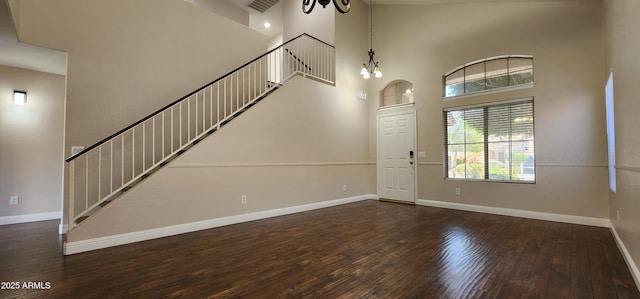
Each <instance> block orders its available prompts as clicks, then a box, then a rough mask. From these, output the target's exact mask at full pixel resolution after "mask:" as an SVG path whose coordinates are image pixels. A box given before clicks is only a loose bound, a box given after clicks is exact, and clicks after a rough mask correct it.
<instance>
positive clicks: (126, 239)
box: [63, 194, 378, 255]
mask: <svg viewBox="0 0 640 299" xmlns="http://www.w3.org/2000/svg"><path fill="white" fill-rule="evenodd" d="M367 199H378V196H377V195H374V194H366V195H360V196H354V197H347V198H342V199H336V200H329V201H323V202H317V203H311V204H305V205H299V206H293V207H286V208H280V209H274V210H268V211H260V212H254V213H248V214H242V215H235V216H229V217H223V218H216V219H209V220H204V221H198V222H191V223H185V224H179V225H173V226H167V227H161V228H155V229H149V230H143V231H137V232H131V233H125V234H119V235H113V236H107V237H100V238H94V239H88V240H80V241H73V242H65V243H64V248H63V250H64V254H65V255H70V254H75V253H80V252H85V251H91V250H96V249H102V248H107V247H113V246H118V245H123V244H129V243H135V242H140V241H146V240H151V239H157V238H162V237H168V236H173V235H178V234H184V233H189V232H194V231H199V230H204V229H210V228H215V227H220V226H225V225H231V224H236V223H242V222H248V221H254V220H260V219H265V218H271V217H276V216H283V215H288V214H293V213H299V212H305V211H310V210H316V209H322V208H327V207H332V206H337V205H342V204H347V203H352V202H357V201H362V200H367Z"/></svg>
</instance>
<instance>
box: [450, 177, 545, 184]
mask: <svg viewBox="0 0 640 299" xmlns="http://www.w3.org/2000/svg"><path fill="white" fill-rule="evenodd" d="M444 180H445V181H456V182H486V183H512V184H527V185H531V184H534V185H535V183H536V181H535V180H533V181H506V180H475V179H456V178H444Z"/></svg>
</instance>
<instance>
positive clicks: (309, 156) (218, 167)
mask: <svg viewBox="0 0 640 299" xmlns="http://www.w3.org/2000/svg"><path fill="white" fill-rule="evenodd" d="M296 4H297V5H296V8H297V9H298V10H299V9H300V5H299V3H296ZM355 6H356V7H360V8H362V7H365V6H364V5H363V4H362V5H361V4H359V3H357V4H355ZM314 12H315V11H314ZM365 12H366V10H363V9H359V10H355V11H352V13H353V14H350V15H349V17H346V16H336V17H335V22H336V26H344V27H345V28H352V30H348V31H345V32H339V33H338V32H337V33H336V36H334V37H332V38H331V39H332V40H335V43H336V45H337V46H338V48H337V49H336V62H337V63H336V78H337V80H336V81H337V83H336V86H335V87H334V86H331V85H327V84H323V83H319V82H316V81H313V80H308V79H304V78H301V77H296V78H294V79H293V80H292V81H290V82H289V83H288V84H287V85H285V86H284V87H282V88H281V89H279V90H278V91H276V92H275V93H274V94H272V95H270V96H269V97H268V98H266V99H265V100H263V101H261V102H259V103H258V104H257V105H255V106H253V107H252V108H251V109H249V110H248V111H247V112H246V113H244V114H242V115H241V116H240V117H239V118H237V119H234V120H233V121H232V122H231V123H230V124H229V125H227V126H225V127H224V128H223V129H222V130H221V131H219V132H218V133H216V134H214V135H212V136H210V137H209V138H207V139H206V140H204V141H202V142H201V143H199V144H198V145H197V146H196V147H195V148H193V149H192V150H191V151H189V152H187V153H185V154H184V155H183V156H181V157H180V158H179V159H177V160H175V161H173V162H172V163H171V164H169V165H168V167H167V168H166V169H164V170H162V171H160V172H159V173H157V174H156V175H154V176H152V177H151V178H149V179H148V181H147V182H145V183H144V184H142V185H140V186H139V187H136V188H134V189H133V190H131V191H130V192H129V193H128V194H127V195H125V197H124V198H122V199H121V200H119V201H118V202H116V203H114V204H113V205H112V206H109V208H108V209H104V210H103V211H102V212H101V213H100V214H98V215H96V216H95V217H93V218H90V219H89V220H87V221H86V222H85V223H83V224H82V225H80V226H78V227H77V228H76V229H74V230H73V231H71V232H69V234H68V240H69V241H79V240H85V239H91V238H98V237H103V236H109V235H113V234H122V233H128V232H135V231H140V230H146V229H153V228H161V227H167V226H171V225H179V224H186V223H191V222H197V221H202V220H208V219H214V218H220V217H225V216H232V215H240V214H245V213H250V212H258V211H265V210H272V209H277V208H284V207H291V206H298V205H303V204H309V203H318V202H323V201H328V200H335V199H341V198H348V197H353V196H359V195H365V194H375V193H376V191H375V189H376V186H375V165H374V161H372V160H369V156H370V155H369V148H368V141H369V136H368V134H367V132H368V129H369V123H368V102H366V101H363V100H361V99H359V98H358V91H359V90H364V89H366V85H365V84H366V82H364V81H363V80H360V79H359V75H358V73H359V65H360V60H361V59H363V58H366V57H364V56H365V55H366V49H365V47H366V39H365V37H366V36H364V35H363V34H362V31H364V30H365V28H366V27H365V26H366V13H365ZM300 13H301V12H300ZM332 13H333V12H332ZM289 26H296V25H295V24H293V25H292V24H291V23H286V22H285V28H287V27H289ZM309 91H312V92H309ZM343 185H347V191H343ZM241 195H247V203H246V204H244V205H243V204H241V202H240V199H241Z"/></svg>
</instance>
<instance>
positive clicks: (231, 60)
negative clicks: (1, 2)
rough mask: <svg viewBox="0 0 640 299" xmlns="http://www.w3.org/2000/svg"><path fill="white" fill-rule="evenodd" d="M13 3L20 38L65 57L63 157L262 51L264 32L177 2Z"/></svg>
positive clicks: (79, 0)
mask: <svg viewBox="0 0 640 299" xmlns="http://www.w3.org/2000/svg"><path fill="white" fill-rule="evenodd" d="M19 4H20V6H19V14H20V16H19V22H20V25H19V31H18V38H19V39H20V41H22V42H25V43H31V44H35V45H38V46H43V47H48V48H53V49H58V50H63V51H66V52H67V53H68V67H67V98H66V118H65V140H64V142H65V143H64V144H65V147H64V148H65V152H64V154H65V157H68V156H69V155H70V153H71V147H72V146H76V145H78V146H85V147H87V146H90V145H92V144H94V143H96V142H98V141H100V140H102V139H104V138H106V137H108V136H110V135H111V134H113V133H115V132H117V131H119V130H120V129H123V128H125V127H126V126H128V125H130V124H132V123H134V122H135V121H137V120H139V119H141V118H143V117H144V116H146V115H149V114H150V113H152V112H154V111H156V110H158V109H160V108H162V107H164V106H165V105H167V104H169V103H171V102H172V101H174V100H176V99H178V98H180V97H182V96H184V95H186V94H187V93H189V92H191V91H193V90H195V89H196V88H199V87H201V86H203V85H204V84H206V83H209V82H211V81H213V80H214V79H217V78H218V77H220V76H222V75H223V74H225V73H227V72H229V71H231V70H233V69H234V68H236V67H238V66H240V65H242V64H243V63H245V62H247V61H250V60H251V59H253V58H255V57H257V56H258V55H260V54H262V53H264V52H266V48H267V39H266V37H265V36H264V35H262V34H260V33H257V32H254V31H252V30H250V29H249V28H246V26H243V25H240V24H238V23H236V22H234V21H231V20H229V19H226V18H224V17H221V16H219V15H216V14H212V13H210V12H208V11H206V10H204V9H201V8H199V7H197V6H195V5H192V4H190V3H187V2H184V1H180V0H137V1H127V0H113V1H91V2H87V1H82V0H58V1H45V2H42V1H37V0H36V1H33V0H21V1H20V2H19ZM64 219H65V220H66V217H64Z"/></svg>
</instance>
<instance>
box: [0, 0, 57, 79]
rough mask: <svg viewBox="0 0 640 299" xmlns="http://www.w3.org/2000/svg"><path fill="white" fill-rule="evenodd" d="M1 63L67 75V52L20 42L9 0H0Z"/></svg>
mask: <svg viewBox="0 0 640 299" xmlns="http://www.w3.org/2000/svg"><path fill="white" fill-rule="evenodd" d="M0 65H6V66H13V67H18V68H23V69H29V70H35V71H39V72H45V73H53V74H58V75H66V74H67V53H66V52H63V51H57V50H52V49H47V48H42V47H37V46H33V45H30V44H25V43H21V42H19V41H18V38H17V37H16V29H15V27H14V26H13V21H12V20H11V15H10V13H9V7H8V6H7V1H0Z"/></svg>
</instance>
